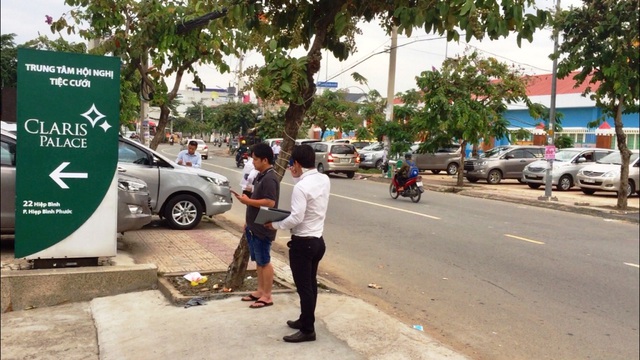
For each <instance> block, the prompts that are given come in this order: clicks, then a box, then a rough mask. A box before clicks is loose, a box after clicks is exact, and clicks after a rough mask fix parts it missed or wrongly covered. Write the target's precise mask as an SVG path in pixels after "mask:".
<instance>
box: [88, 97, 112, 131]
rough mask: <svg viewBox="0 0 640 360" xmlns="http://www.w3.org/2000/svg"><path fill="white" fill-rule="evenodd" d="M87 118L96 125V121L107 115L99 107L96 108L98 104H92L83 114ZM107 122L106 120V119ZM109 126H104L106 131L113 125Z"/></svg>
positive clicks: (92, 124)
mask: <svg viewBox="0 0 640 360" xmlns="http://www.w3.org/2000/svg"><path fill="white" fill-rule="evenodd" d="M81 115H82V116H83V117H84V118H85V119H87V120H89V122H90V123H91V127H95V126H96V123H97V122H98V121H99V120H100V119H102V118H104V117H106V115H104V114H102V113H101V112H100V111H98V109H96V104H92V105H91V108H90V109H89V110H87V111H86V112H84V113H82V114H81ZM105 124H106V121H105ZM107 126H108V127H107V128H105V127H103V129H104V131H107V129H108V128H109V127H111V126H109V125H108V124H107Z"/></svg>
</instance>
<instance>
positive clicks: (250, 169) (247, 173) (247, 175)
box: [240, 156, 260, 191]
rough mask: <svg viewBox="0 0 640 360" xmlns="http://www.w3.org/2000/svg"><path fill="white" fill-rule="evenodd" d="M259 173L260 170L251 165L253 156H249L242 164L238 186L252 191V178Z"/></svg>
mask: <svg viewBox="0 0 640 360" xmlns="http://www.w3.org/2000/svg"><path fill="white" fill-rule="evenodd" d="M259 173H260V171H258V170H256V167H255V166H253V158H252V157H251V156H249V158H248V159H247V162H246V163H245V164H244V169H242V179H240V188H241V189H242V190H243V191H244V190H247V191H253V180H254V179H255V178H256V176H257V175H258V174H259Z"/></svg>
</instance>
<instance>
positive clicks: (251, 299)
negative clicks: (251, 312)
mask: <svg viewBox="0 0 640 360" xmlns="http://www.w3.org/2000/svg"><path fill="white" fill-rule="evenodd" d="M240 300H242V301H258V300H260V298H259V297H257V296H253V295H251V294H249V295H247V296H245V297H243V298H240Z"/></svg>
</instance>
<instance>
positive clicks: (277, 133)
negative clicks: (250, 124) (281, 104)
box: [257, 108, 287, 139]
mask: <svg viewBox="0 0 640 360" xmlns="http://www.w3.org/2000/svg"><path fill="white" fill-rule="evenodd" d="M285 111H287V109H286V108H280V109H279V110H278V111H277V112H266V113H265V114H264V115H262V117H260V120H259V122H258V124H257V126H258V134H259V136H260V137H261V138H262V139H272V138H281V137H283V136H282V133H283V132H284V114H285Z"/></svg>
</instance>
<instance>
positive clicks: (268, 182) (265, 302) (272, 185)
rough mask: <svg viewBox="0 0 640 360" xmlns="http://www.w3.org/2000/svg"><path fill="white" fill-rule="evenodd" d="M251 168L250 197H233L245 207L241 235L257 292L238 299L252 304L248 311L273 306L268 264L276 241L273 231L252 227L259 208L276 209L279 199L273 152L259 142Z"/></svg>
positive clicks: (261, 226)
mask: <svg viewBox="0 0 640 360" xmlns="http://www.w3.org/2000/svg"><path fill="white" fill-rule="evenodd" d="M252 157H253V166H254V167H255V169H256V170H258V172H259V173H258V175H257V176H256V178H255V180H254V181H253V192H252V193H251V197H249V196H247V195H246V193H243V194H240V195H236V199H238V201H240V202H241V203H243V204H245V205H246V206H247V211H246V215H245V222H246V224H245V227H244V230H245V236H246V238H247V242H248V244H249V253H250V254H251V260H252V261H255V262H256V265H257V266H256V267H257V272H258V289H257V290H256V291H254V292H252V293H251V294H249V295H247V296H245V297H243V298H242V301H253V302H254V303H253V304H251V306H250V307H251V308H252V309H259V308H263V307H266V306H271V305H273V300H272V298H271V290H272V288H273V265H272V264H271V254H270V252H271V242H272V241H273V240H275V238H276V230H273V229H267V228H266V227H265V226H264V225H261V224H256V223H255V219H256V216H257V215H258V211H259V210H260V207H261V206H266V207H277V206H278V197H279V196H280V182H279V181H278V176H277V173H276V171H275V170H274V169H273V150H271V147H269V145H268V144H264V143H260V144H256V145H254V147H253V156H252Z"/></svg>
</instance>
